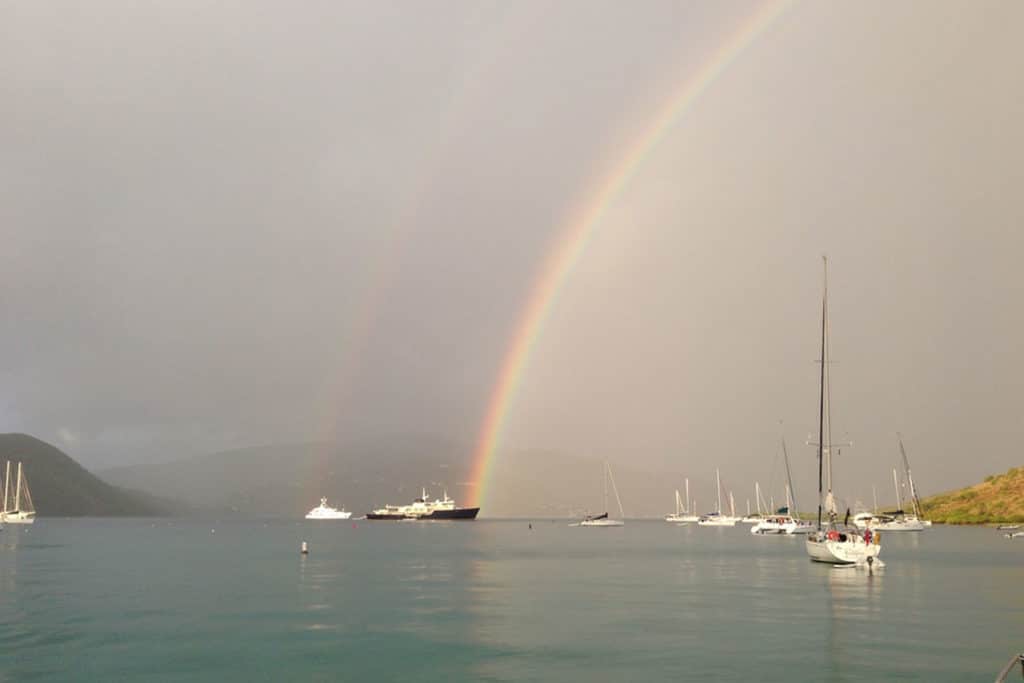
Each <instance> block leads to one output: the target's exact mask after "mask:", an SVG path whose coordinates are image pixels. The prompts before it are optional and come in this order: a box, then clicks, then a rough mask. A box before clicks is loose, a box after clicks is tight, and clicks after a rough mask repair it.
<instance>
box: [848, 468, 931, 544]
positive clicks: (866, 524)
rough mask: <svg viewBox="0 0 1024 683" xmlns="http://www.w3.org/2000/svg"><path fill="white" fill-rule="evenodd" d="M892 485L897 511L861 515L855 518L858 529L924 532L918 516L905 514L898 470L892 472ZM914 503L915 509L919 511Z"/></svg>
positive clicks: (854, 521)
mask: <svg viewBox="0 0 1024 683" xmlns="http://www.w3.org/2000/svg"><path fill="white" fill-rule="evenodd" d="M892 483H893V486H895V487H896V511H895V512H894V513H893V514H891V515H890V514H885V513H879V512H876V513H874V514H870V513H863V512H862V513H860V514H858V515H856V516H854V518H853V523H854V525H855V526H856V527H857V528H858V529H875V530H878V531H924V523H923V522H922V521H921V520H920V519H919V518H918V516H917V515H916V514H910V515H908V514H906V513H905V512H903V496H901V495H900V480H899V478H898V477H897V476H896V468H895V467H894V468H893V470H892ZM917 507H918V506H917V503H914V509H915V510H916V509H917Z"/></svg>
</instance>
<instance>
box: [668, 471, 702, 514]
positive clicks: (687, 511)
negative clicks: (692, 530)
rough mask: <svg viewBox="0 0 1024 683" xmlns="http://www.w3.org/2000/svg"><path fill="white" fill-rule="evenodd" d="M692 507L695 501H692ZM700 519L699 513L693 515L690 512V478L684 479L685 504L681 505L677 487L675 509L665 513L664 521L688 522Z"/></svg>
mask: <svg viewBox="0 0 1024 683" xmlns="http://www.w3.org/2000/svg"><path fill="white" fill-rule="evenodd" d="M694 507H696V501H694ZM699 519H700V515H695V514H693V513H692V512H690V479H689V478H687V479H686V506H685V507H684V506H683V501H682V500H681V499H680V498H679V489H676V511H675V512H674V513H672V514H668V515H665V521H666V522H674V523H676V524H688V523H690V522H696V521H697V520H699Z"/></svg>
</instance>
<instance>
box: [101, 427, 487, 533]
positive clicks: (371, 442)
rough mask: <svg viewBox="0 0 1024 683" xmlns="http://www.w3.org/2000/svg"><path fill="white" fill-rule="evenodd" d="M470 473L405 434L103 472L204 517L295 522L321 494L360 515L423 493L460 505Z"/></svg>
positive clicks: (431, 441) (440, 449) (455, 449)
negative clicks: (449, 498)
mask: <svg viewBox="0 0 1024 683" xmlns="http://www.w3.org/2000/svg"><path fill="white" fill-rule="evenodd" d="M469 471H470V468H469V455H468V452H467V450H466V449H465V448H462V447H460V446H459V445H458V444H455V443H453V442H450V441H447V440H445V439H441V438H436V437H429V436H402V437H389V438H387V439H361V440H353V441H348V442H343V443H332V442H308V443H291V444H277V445H267V446H254V447H249V448H239V449H233V450H228V451H221V452H218V453H213V454H210V455H203V456H195V457H190V458H188V459H184V460H178V461H173V462H167V463H158V464H144V465H128V466H123V467H115V468H111V469H107V470H104V471H102V472H101V473H100V474H101V476H102V477H103V478H104V479H105V480H107V481H109V482H111V483H113V484H116V485H119V486H125V487H130V488H134V489H138V490H141V491H145V492H147V493H150V494H152V495H157V496H165V497H168V498H173V499H175V500H181V501H183V502H184V503H185V504H187V505H189V506H190V507H192V508H194V509H195V510H197V511H199V512H201V513H204V514H241V515H273V516H289V517H300V516H302V515H304V514H305V513H306V512H308V511H309V510H310V509H311V508H312V507H314V506H315V505H316V504H317V503H318V502H319V500H320V497H321V496H324V497H326V498H327V500H328V502H329V503H330V504H331V505H334V506H336V507H340V506H344V507H345V508H346V509H348V510H350V511H353V512H355V513H356V514H357V515H360V514H363V513H365V512H367V511H369V510H371V509H373V508H374V507H379V506H381V505H383V504H384V503H403V504H404V503H408V502H411V501H412V499H413V497H415V496H416V495H419V493H420V490H421V487H426V488H427V489H428V491H429V492H430V493H432V494H434V495H438V496H440V495H441V493H442V492H443V490H444V489H447V490H448V492H449V494H450V495H451V496H452V497H453V498H455V499H456V500H457V501H458V502H459V503H464V502H467V498H468V496H469V493H470V492H469V491H468V489H467V487H466V486H465V478H466V476H467V475H468V473H469Z"/></svg>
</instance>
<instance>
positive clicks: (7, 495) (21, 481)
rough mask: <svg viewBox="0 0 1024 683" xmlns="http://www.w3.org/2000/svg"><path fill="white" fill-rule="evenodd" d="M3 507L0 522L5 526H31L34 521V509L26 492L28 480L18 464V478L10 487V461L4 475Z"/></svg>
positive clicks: (30, 496) (30, 495) (30, 497)
mask: <svg viewBox="0 0 1024 683" xmlns="http://www.w3.org/2000/svg"><path fill="white" fill-rule="evenodd" d="M3 502H4V507H3V510H0V522H6V523H7V524H31V523H32V522H34V521H35V520H36V508H35V506H34V505H33V504H32V494H30V493H29V490H28V480H27V479H25V472H24V470H23V468H22V465H21V463H20V462H19V463H18V478H17V481H16V483H15V484H14V486H13V487H12V486H11V461H10V460H8V461H7V467H6V473H5V474H4V501H3Z"/></svg>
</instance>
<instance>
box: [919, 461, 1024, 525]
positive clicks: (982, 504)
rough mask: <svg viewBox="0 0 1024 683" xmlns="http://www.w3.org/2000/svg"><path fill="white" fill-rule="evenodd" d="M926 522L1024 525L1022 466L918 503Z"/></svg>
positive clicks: (1023, 468) (1023, 470)
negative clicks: (922, 508)
mask: <svg viewBox="0 0 1024 683" xmlns="http://www.w3.org/2000/svg"><path fill="white" fill-rule="evenodd" d="M922 505H923V507H924V514H925V517H926V518H927V519H930V520H932V521H934V522H940V523H944V524H991V523H997V522H1024V467H1014V468H1012V469H1010V470H1008V471H1007V472H1006V474H994V475H992V476H989V477H985V481H983V482H982V483H980V484H975V485H974V486H969V487H967V488H964V489H960V490H959V491H951V492H949V493H942V494H939V495H937V496H932V497H931V498H927V499H925V500H924V501H922Z"/></svg>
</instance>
